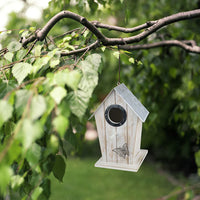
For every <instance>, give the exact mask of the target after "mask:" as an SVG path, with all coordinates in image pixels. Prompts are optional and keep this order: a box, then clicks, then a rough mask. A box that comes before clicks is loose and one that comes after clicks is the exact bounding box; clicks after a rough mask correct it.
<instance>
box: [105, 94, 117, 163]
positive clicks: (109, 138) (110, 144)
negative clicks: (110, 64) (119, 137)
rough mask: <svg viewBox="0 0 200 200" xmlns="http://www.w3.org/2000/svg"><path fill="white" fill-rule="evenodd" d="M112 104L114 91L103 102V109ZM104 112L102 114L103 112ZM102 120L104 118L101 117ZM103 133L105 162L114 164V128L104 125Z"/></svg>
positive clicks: (115, 156) (115, 159) (115, 158)
mask: <svg viewBox="0 0 200 200" xmlns="http://www.w3.org/2000/svg"><path fill="white" fill-rule="evenodd" d="M112 104H115V91H114V90H113V92H112V93H111V94H110V96H109V98H108V99H107V100H106V101H105V102H104V108H105V110H106V108H107V107H108V106H110V105H112ZM105 110H104V112H105ZM103 118H104V116H103ZM105 131H106V143H107V150H106V151H107V161H108V162H116V161H117V155H116V153H115V152H113V149H114V148H116V145H117V144H116V128H115V127H113V126H111V125H110V124H108V123H107V122H106V123H105Z"/></svg>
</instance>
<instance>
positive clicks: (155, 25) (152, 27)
mask: <svg viewBox="0 0 200 200" xmlns="http://www.w3.org/2000/svg"><path fill="white" fill-rule="evenodd" d="M198 17H200V9H197V10H191V11H187V12H180V13H177V14H174V15H170V16H168V17H164V18H161V19H158V20H156V21H149V22H146V23H144V24H142V25H139V26H136V27H133V28H123V27H119V26H111V25H106V24H102V23H100V22H96V21H95V22H89V21H88V20H87V19H86V18H84V17H82V16H80V15H78V14H75V13H73V12H70V11H62V12H60V13H58V14H57V15H55V16H54V17H52V18H51V19H50V20H49V21H48V22H47V24H46V25H45V26H44V27H43V28H42V29H41V30H38V31H37V32H36V33H35V35H32V36H30V37H29V38H27V39H25V38H23V39H22V41H21V42H22V45H23V46H26V45H27V44H28V43H30V42H33V41H35V39H38V40H40V41H42V40H44V39H45V37H46V36H47V34H48V33H49V31H50V30H51V29H52V28H53V26H54V25H55V24H56V23H57V22H58V21H60V20H61V19H64V18H70V19H73V20H75V21H77V22H79V23H81V24H82V25H83V26H85V27H86V28H87V29H89V30H90V31H91V32H92V33H93V34H94V35H95V36H96V37H97V41H96V42H95V43H93V44H91V45H89V46H88V47H85V48H82V49H77V50H75V51H71V52H68V53H62V56H67V55H72V54H77V53H82V52H84V51H86V50H87V49H88V48H89V49H94V48H97V47H98V45H100V43H101V44H102V45H104V46H116V45H121V46H120V48H121V49H127V50H136V49H149V48H155V47H158V46H179V47H181V48H183V49H185V50H187V51H189V52H193V53H199V51H200V50H199V48H200V47H198V46H196V45H195V46H190V45H188V44H187V43H185V42H181V41H178V40H173V41H165V42H164V41H162V42H159V43H154V44H147V45H135V46H127V44H133V43H137V42H140V41H141V40H143V39H145V38H147V37H148V36H149V35H151V34H152V33H154V32H156V31H157V30H159V29H161V28H162V27H164V26H166V25H168V24H172V23H175V22H177V21H182V20H186V19H193V18H198ZM98 28H104V29H108V30H115V31H119V32H124V33H133V32H135V31H138V30H143V29H145V30H143V32H141V33H139V34H137V35H134V36H131V37H125V38H108V37H106V36H105V35H104V34H103V33H101V32H100V31H99V30H98Z"/></svg>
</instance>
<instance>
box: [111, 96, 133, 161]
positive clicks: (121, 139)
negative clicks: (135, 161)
mask: <svg viewBox="0 0 200 200" xmlns="http://www.w3.org/2000/svg"><path fill="white" fill-rule="evenodd" d="M114 94H115V99H116V104H118V105H120V106H122V107H123V108H124V109H125V111H126V114H127V119H126V122H125V123H124V124H123V125H122V126H119V127H116V147H123V145H124V144H127V146H129V141H128V105H127V104H126V103H125V101H124V100H123V99H122V98H121V96H119V95H118V94H117V93H116V92H115V93H114ZM128 149H129V148H128ZM114 153H115V152H114ZM116 156H117V161H116V162H118V163H126V164H129V158H130V156H126V157H125V158H123V157H121V156H119V155H118V154H116Z"/></svg>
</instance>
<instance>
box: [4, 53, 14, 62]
mask: <svg viewBox="0 0 200 200" xmlns="http://www.w3.org/2000/svg"><path fill="white" fill-rule="evenodd" d="M13 56H14V54H13V53H11V52H7V53H6V54H5V55H4V58H5V59H6V60H8V61H9V62H12V59H13Z"/></svg>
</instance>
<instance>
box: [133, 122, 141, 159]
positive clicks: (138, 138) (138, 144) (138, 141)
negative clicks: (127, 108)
mask: <svg viewBox="0 0 200 200" xmlns="http://www.w3.org/2000/svg"><path fill="white" fill-rule="evenodd" d="M141 137H142V121H141V120H140V119H139V118H138V121H137V129H136V141H135V144H136V145H135V155H137V153H138V152H139V151H140V147H141ZM135 155H134V156H135Z"/></svg>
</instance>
